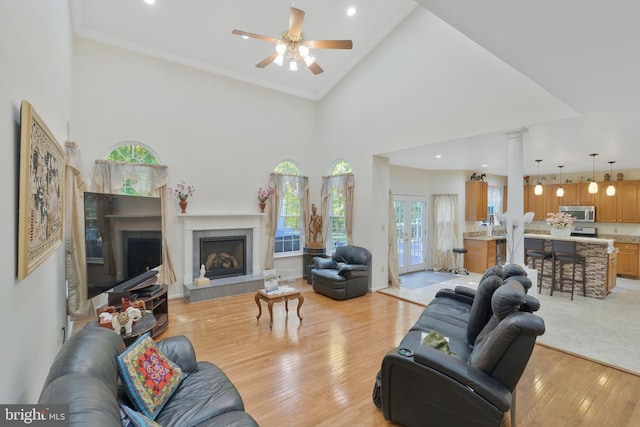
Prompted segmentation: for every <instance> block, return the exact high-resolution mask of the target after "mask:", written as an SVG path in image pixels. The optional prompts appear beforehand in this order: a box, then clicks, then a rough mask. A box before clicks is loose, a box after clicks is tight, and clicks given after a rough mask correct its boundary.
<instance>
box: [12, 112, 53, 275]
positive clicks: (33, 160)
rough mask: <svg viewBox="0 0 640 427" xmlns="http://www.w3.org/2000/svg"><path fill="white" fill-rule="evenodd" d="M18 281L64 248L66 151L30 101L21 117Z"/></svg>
mask: <svg viewBox="0 0 640 427" xmlns="http://www.w3.org/2000/svg"><path fill="white" fill-rule="evenodd" d="M20 120H21V122H20V201H19V212H18V217H19V218H18V279H23V278H25V277H26V276H27V275H29V274H30V273H31V272H32V271H33V270H34V269H35V268H36V267H37V266H38V265H40V264H41V263H42V262H43V261H44V260H45V259H47V257H48V256H49V255H51V254H52V253H53V252H54V251H55V250H56V248H58V246H60V245H61V244H62V238H63V234H62V232H63V224H64V168H65V162H64V151H63V150H62V147H61V146H60V144H59V143H58V141H56V139H55V137H54V136H53V134H52V133H51V131H50V130H49V128H47V126H46V125H45V123H44V122H43V121H42V119H41V118H40V116H38V114H36V112H35V111H34V110H33V107H32V106H31V104H30V103H29V102H28V101H22V106H21V113H20Z"/></svg>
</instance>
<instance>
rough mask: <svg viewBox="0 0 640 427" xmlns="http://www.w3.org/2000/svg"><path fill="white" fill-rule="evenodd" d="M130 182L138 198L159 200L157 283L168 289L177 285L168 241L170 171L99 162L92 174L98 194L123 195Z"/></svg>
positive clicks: (160, 166) (129, 164)
mask: <svg viewBox="0 0 640 427" xmlns="http://www.w3.org/2000/svg"><path fill="white" fill-rule="evenodd" d="M127 180H129V184H130V185H131V187H132V188H133V189H134V190H135V191H137V192H138V194H142V195H145V196H153V197H160V205H161V207H162V265H161V266H160V271H159V273H158V281H159V282H160V283H164V284H167V285H170V284H172V283H175V282H176V273H175V272H174V270H173V263H172V261H171V254H170V249H169V244H168V242H167V238H166V235H167V221H168V220H167V218H168V215H169V207H168V202H167V200H168V199H167V196H168V195H167V183H168V180H169V170H168V168H167V166H164V165H148V164H140V163H123V162H109V161H106V160H96V162H95V166H94V170H93V185H94V186H95V189H96V191H97V192H100V193H109V194H120V190H121V189H122V186H123V185H124V183H125V182H126V181H127Z"/></svg>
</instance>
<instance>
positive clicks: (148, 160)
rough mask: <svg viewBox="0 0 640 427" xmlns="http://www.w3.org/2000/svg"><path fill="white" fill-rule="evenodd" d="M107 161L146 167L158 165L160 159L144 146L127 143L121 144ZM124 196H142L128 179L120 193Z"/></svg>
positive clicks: (110, 154) (112, 151)
mask: <svg viewBox="0 0 640 427" xmlns="http://www.w3.org/2000/svg"><path fill="white" fill-rule="evenodd" d="M107 160H108V161H110V162H121V163H141V164H146V165H157V164H158V158H157V156H156V155H155V154H153V153H152V152H151V150H150V149H149V148H147V147H145V146H143V145H139V144H131V143H125V144H120V145H118V146H117V147H116V148H114V149H113V150H111V152H110V153H109V155H108V156H107ZM120 193H122V194H127V195H130V196H141V194H138V192H137V191H136V190H134V189H133V188H132V187H131V181H130V180H129V179H127V180H126V181H125V183H124V185H123V186H122V190H121V191H120Z"/></svg>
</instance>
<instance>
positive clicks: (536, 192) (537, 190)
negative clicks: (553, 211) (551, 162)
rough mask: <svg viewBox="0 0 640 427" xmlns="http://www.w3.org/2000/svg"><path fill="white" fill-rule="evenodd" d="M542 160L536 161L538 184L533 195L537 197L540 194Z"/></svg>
mask: <svg viewBox="0 0 640 427" xmlns="http://www.w3.org/2000/svg"><path fill="white" fill-rule="evenodd" d="M541 161H542V160H536V162H538V183H537V184H536V188H534V189H533V194H535V195H536V196H539V195H541V194H542V184H540V162H541Z"/></svg>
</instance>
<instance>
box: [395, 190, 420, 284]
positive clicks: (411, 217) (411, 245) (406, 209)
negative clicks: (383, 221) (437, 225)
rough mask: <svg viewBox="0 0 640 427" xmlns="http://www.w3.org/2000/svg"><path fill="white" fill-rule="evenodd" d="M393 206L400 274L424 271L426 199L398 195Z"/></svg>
mask: <svg viewBox="0 0 640 427" xmlns="http://www.w3.org/2000/svg"><path fill="white" fill-rule="evenodd" d="M393 206H394V208H395V212H396V232H397V236H398V272H399V273H400V274H404V273H409V272H412V271H418V270H424V269H425V265H426V259H425V254H424V249H425V247H424V246H425V245H424V237H425V235H426V230H425V227H424V221H425V219H424V218H425V215H424V210H425V198H424V197H421V196H401V195H396V196H393Z"/></svg>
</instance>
